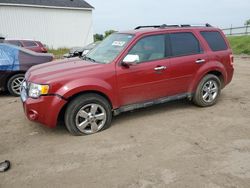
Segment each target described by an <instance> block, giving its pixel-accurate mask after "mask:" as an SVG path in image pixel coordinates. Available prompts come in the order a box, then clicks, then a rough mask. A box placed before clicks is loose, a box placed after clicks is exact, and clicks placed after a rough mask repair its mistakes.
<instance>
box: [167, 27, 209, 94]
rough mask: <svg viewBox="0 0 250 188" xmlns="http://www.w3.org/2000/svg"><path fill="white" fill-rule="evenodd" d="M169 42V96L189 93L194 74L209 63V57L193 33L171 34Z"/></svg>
mask: <svg viewBox="0 0 250 188" xmlns="http://www.w3.org/2000/svg"><path fill="white" fill-rule="evenodd" d="M168 40H169V44H170V48H171V57H170V64H171V65H170V69H169V70H170V74H171V75H170V76H171V80H170V81H169V86H170V89H169V90H170V93H169V94H170V95H176V94H182V93H187V92H188V87H189V86H190V84H191V82H192V79H193V77H194V74H195V73H196V72H197V71H198V69H199V68H200V67H201V66H202V65H203V64H205V63H206V62H207V61H208V57H207V55H206V54H205V53H204V50H203V49H204V48H203V46H202V44H201V43H200V42H199V40H198V37H197V36H196V35H195V33H193V32H190V31H185V32H184V31H182V32H171V33H169V37H168Z"/></svg>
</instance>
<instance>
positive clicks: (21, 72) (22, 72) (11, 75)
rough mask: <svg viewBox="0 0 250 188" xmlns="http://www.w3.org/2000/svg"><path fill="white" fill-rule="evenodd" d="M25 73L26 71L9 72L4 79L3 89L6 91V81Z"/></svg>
mask: <svg viewBox="0 0 250 188" xmlns="http://www.w3.org/2000/svg"><path fill="white" fill-rule="evenodd" d="M25 73H26V71H21V70H20V71H13V72H11V73H10V74H9V75H8V76H7V77H6V80H5V82H4V87H5V89H7V84H8V81H9V80H10V79H11V78H12V77H13V76H15V75H17V74H25Z"/></svg>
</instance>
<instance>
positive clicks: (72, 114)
mask: <svg viewBox="0 0 250 188" xmlns="http://www.w3.org/2000/svg"><path fill="white" fill-rule="evenodd" d="M111 120H112V111H111V106H110V104H109V102H108V101H107V100H106V99H105V98H104V97H102V96H100V95H97V94H83V95H81V96H79V97H77V98H75V99H74V100H73V101H71V102H70V103H69V105H68V107H67V109H66V112H65V125H66V127H67V129H68V130H69V132H70V133H71V134H73V135H77V136H81V135H89V134H94V133H97V132H100V131H102V130H105V129H107V128H108V127H110V125H111Z"/></svg>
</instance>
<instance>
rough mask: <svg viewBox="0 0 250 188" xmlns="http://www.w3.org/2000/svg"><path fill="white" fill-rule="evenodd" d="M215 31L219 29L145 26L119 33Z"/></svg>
mask: <svg viewBox="0 0 250 188" xmlns="http://www.w3.org/2000/svg"><path fill="white" fill-rule="evenodd" d="M197 30H198V31H214V30H218V28H215V27H166V28H145V29H135V30H130V31H123V32H118V33H126V34H132V35H142V34H150V33H159V34H160V33H164V32H168V31H197Z"/></svg>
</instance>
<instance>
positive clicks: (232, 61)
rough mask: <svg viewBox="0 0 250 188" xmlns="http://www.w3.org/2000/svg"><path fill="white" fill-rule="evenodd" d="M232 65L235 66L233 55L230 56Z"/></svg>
mask: <svg viewBox="0 0 250 188" xmlns="http://www.w3.org/2000/svg"><path fill="white" fill-rule="evenodd" d="M230 64H231V65H232V66H234V56H233V55H232V54H231V55H230Z"/></svg>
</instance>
